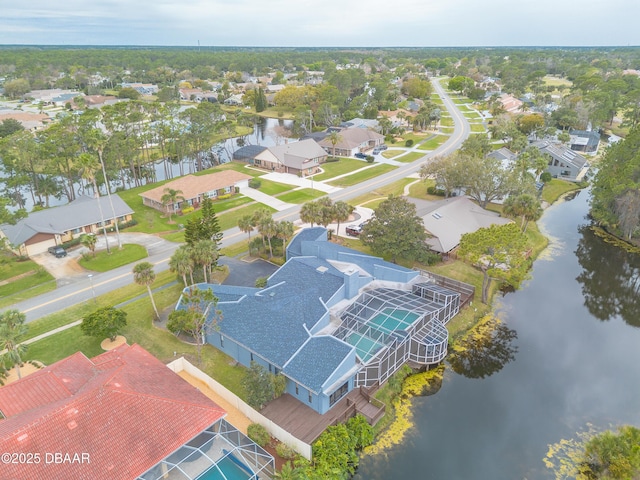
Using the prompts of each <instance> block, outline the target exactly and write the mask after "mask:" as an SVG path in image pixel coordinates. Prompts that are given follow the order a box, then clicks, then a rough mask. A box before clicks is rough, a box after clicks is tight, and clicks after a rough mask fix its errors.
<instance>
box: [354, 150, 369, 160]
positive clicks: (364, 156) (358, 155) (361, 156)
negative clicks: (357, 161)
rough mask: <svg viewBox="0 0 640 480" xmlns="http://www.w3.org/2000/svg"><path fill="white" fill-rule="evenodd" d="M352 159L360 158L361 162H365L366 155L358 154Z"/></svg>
mask: <svg viewBox="0 0 640 480" xmlns="http://www.w3.org/2000/svg"><path fill="white" fill-rule="evenodd" d="M354 157H356V158H361V159H362V160H365V159H366V158H367V155H366V154H364V153H362V152H358V153H356V154H355V155H354Z"/></svg>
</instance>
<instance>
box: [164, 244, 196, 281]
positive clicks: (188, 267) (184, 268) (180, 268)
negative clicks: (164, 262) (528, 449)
mask: <svg viewBox="0 0 640 480" xmlns="http://www.w3.org/2000/svg"><path fill="white" fill-rule="evenodd" d="M169 269H170V270H171V271H172V272H176V273H177V274H178V275H181V276H182V281H183V282H184V286H185V287H188V286H189V285H188V284H187V273H188V274H189V275H190V276H191V284H192V285H193V258H191V254H190V253H189V250H188V247H187V246H186V245H181V246H180V247H179V248H178V249H177V250H176V251H175V252H174V253H173V255H171V258H170V259H169Z"/></svg>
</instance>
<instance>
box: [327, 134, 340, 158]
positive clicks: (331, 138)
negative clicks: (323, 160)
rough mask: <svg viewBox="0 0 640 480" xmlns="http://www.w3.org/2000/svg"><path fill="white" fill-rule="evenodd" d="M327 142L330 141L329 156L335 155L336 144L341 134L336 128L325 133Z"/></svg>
mask: <svg viewBox="0 0 640 480" xmlns="http://www.w3.org/2000/svg"><path fill="white" fill-rule="evenodd" d="M327 138H328V139H329V142H330V143H331V147H332V149H331V156H333V157H335V156H336V145H337V144H338V143H340V142H341V141H342V135H340V134H339V133H338V132H337V131H336V130H332V131H331V132H329V135H327Z"/></svg>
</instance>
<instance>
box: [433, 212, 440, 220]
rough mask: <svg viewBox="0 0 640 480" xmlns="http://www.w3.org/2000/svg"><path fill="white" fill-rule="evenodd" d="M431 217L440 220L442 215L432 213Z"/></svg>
mask: <svg viewBox="0 0 640 480" xmlns="http://www.w3.org/2000/svg"><path fill="white" fill-rule="evenodd" d="M431 216H432V217H433V218H435V219H436V220H440V219H441V218H442V215H440V214H439V213H438V212H434V213H432V214H431Z"/></svg>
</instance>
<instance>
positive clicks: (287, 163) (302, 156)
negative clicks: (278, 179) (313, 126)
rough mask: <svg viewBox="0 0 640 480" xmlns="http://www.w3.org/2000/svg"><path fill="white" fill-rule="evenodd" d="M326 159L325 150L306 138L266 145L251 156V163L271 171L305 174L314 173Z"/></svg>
mask: <svg viewBox="0 0 640 480" xmlns="http://www.w3.org/2000/svg"><path fill="white" fill-rule="evenodd" d="M326 159H327V152H325V151H324V150H323V149H322V148H321V147H320V146H319V145H318V143H316V142H315V141H314V140H311V139H306V140H300V141H298V142H289V143H285V144H284V145H277V146H275V147H268V148H267V149H265V150H263V151H262V152H260V153H258V154H257V155H256V156H255V157H253V165H255V166H256V167H259V168H264V169H266V170H270V171H272V172H280V173H292V174H294V175H303V176H307V175H313V174H314V173H316V172H317V171H318V167H319V166H320V164H321V163H324V162H325V161H326Z"/></svg>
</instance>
